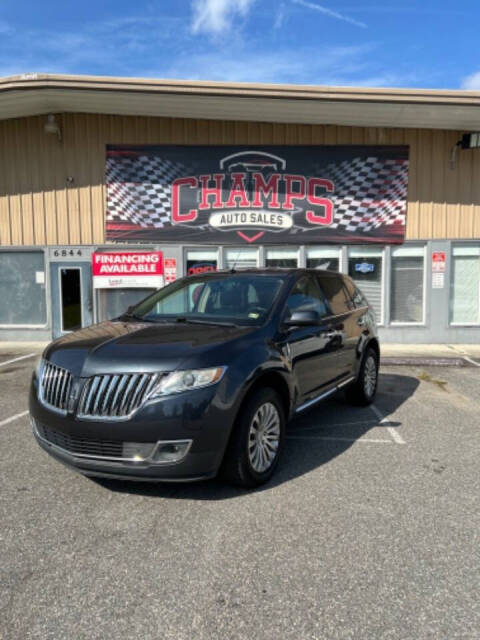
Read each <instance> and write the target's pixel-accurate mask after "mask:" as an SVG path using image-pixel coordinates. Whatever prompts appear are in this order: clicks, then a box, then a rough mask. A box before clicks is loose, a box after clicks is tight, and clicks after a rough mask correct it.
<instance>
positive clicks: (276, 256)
mask: <svg viewBox="0 0 480 640" xmlns="http://www.w3.org/2000/svg"><path fill="white" fill-rule="evenodd" d="M265 266H267V267H284V268H287V269H290V268H295V267H297V266H298V249H267V250H266V258H265Z"/></svg>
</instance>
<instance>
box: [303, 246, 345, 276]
mask: <svg viewBox="0 0 480 640" xmlns="http://www.w3.org/2000/svg"><path fill="white" fill-rule="evenodd" d="M307 269H326V270H327V271H340V251H339V249H331V248H328V247H311V248H308V249H307Z"/></svg>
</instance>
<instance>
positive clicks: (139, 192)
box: [106, 155, 192, 229]
mask: <svg viewBox="0 0 480 640" xmlns="http://www.w3.org/2000/svg"><path fill="white" fill-rule="evenodd" d="M191 174H192V168H191V167H187V166H185V165H184V164H182V163H179V162H172V161H171V160H167V159H165V158H159V157H155V156H148V155H139V156H133V157H132V156H111V157H107V166H106V183H107V223H109V222H110V223H115V224H122V223H124V224H135V225H138V226H140V227H144V228H151V227H153V228H156V229H160V228H162V227H165V226H170V224H171V220H170V210H171V184H172V182H173V180H175V179H176V178H181V177H184V176H186V175H191Z"/></svg>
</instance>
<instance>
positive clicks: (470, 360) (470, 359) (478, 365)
mask: <svg viewBox="0 0 480 640" xmlns="http://www.w3.org/2000/svg"><path fill="white" fill-rule="evenodd" d="M462 358H463V359H464V360H466V361H467V362H471V363H472V364H474V365H475V366H476V367H480V363H478V362H475V360H472V358H470V357H469V356H462Z"/></svg>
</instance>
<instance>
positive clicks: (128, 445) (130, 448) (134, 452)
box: [122, 442, 155, 462]
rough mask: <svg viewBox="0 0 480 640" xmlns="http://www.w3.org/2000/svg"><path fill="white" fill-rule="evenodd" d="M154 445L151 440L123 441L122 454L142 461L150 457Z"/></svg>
mask: <svg viewBox="0 0 480 640" xmlns="http://www.w3.org/2000/svg"><path fill="white" fill-rule="evenodd" d="M154 446H155V445H154V444H153V442H124V443H123V448H122V455H123V457H124V458H128V459H129V460H134V461H135V462H143V460H145V459H146V458H149V457H150V454H151V453H152V449H153V447H154Z"/></svg>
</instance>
